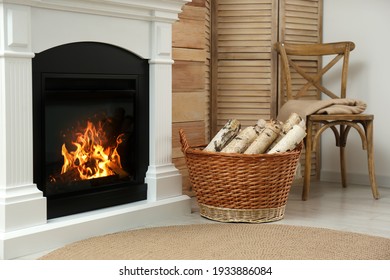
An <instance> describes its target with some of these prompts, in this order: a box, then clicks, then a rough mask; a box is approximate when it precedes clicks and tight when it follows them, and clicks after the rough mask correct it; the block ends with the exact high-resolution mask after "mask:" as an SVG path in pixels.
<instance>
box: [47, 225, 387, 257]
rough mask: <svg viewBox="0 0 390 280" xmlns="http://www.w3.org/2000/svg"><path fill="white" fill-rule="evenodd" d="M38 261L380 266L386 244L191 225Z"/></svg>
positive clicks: (140, 232) (298, 230)
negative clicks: (363, 263)
mask: <svg viewBox="0 0 390 280" xmlns="http://www.w3.org/2000/svg"><path fill="white" fill-rule="evenodd" d="M40 259H42V260H145V259H149V260H208V259H209V260H260V259H263V260H293V259H295V260H326V259H333V260H380V259H386V260H389V259H390V239H387V238H382V237H375V236H369V235H364V234H358V233H351V232H342V231H336V230H330V229H320V228H311V227H301V226H289V225H278V224H219V223H216V224H196V225H183V226H167V227H156V228H146V229H137V230H130V231H126V232H120V233H114V234H108V235H104V236H98V237H92V238H89V239H86V240H82V241H79V242H75V243H73V244H70V245H67V246H65V247H63V248H60V249H57V250H55V251H53V252H51V253H49V254H47V255H45V256H43V257H41V258H40Z"/></svg>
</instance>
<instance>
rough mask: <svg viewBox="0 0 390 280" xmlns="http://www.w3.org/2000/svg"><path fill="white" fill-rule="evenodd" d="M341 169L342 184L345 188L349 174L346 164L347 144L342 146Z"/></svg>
mask: <svg viewBox="0 0 390 280" xmlns="http://www.w3.org/2000/svg"><path fill="white" fill-rule="evenodd" d="M340 171H341V185H342V186H343V188H346V187H347V175H346V173H347V172H346V164H345V146H340Z"/></svg>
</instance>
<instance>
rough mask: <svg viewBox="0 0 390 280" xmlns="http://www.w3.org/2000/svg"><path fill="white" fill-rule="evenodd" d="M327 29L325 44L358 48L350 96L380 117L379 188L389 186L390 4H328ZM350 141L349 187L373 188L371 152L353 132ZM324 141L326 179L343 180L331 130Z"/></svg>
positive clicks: (356, 0)
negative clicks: (349, 44)
mask: <svg viewBox="0 0 390 280" xmlns="http://www.w3.org/2000/svg"><path fill="white" fill-rule="evenodd" d="M323 25H324V29H323V32H324V33H323V35H324V36H323V41H324V42H332V41H343V40H350V41H353V42H355V44H356V48H355V50H354V51H353V52H352V53H351V58H350V72H349V73H350V74H349V80H348V86H347V90H348V93H347V95H348V96H349V97H351V98H358V99H362V100H364V101H366V103H367V110H366V112H367V113H372V114H374V115H375V119H374V149H375V165H376V174H377V181H378V184H379V186H386V187H390V173H389V171H390V146H389V144H388V141H389V139H390V129H389V128H390V87H389V85H390V83H389V82H390V70H389V66H390V47H389V46H390V31H389V29H390V1H389V0H372V1H367V0H342V1H340V0H324V19H323ZM325 82H326V81H325ZM329 83H330V82H328V84H329ZM329 86H330V87H332V85H331V84H330V85H329ZM349 137H350V139H349V140H350V141H349V142H348V144H347V157H348V158H347V172H348V176H349V182H350V183H363V184H368V175H367V160H366V152H365V151H363V150H362V149H361V144H360V143H361V142H360V138H359V137H358V135H357V133H355V132H354V131H352V130H351V132H350V135H349ZM322 141H323V143H322V172H321V179H322V180H331V181H339V180H340V179H339V161H338V154H337V152H338V150H337V148H336V146H335V145H334V137H333V134H332V133H331V131H330V130H329V131H326V132H325V133H324V137H323V140H322Z"/></svg>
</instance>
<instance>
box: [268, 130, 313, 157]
mask: <svg viewBox="0 0 390 280" xmlns="http://www.w3.org/2000/svg"><path fill="white" fill-rule="evenodd" d="M305 136H306V130H305V129H304V128H302V126H300V125H297V124H296V125H294V126H293V127H292V129H291V130H290V131H289V132H287V134H286V135H285V136H284V137H283V138H282V139H281V140H280V141H279V142H278V143H277V144H276V145H275V146H274V147H273V148H272V149H271V150H270V151H269V152H268V154H274V153H283V152H287V151H291V150H293V149H295V147H296V146H298V144H299V143H300V142H301V141H302V140H303V138H305Z"/></svg>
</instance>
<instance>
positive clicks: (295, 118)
mask: <svg viewBox="0 0 390 280" xmlns="http://www.w3.org/2000/svg"><path fill="white" fill-rule="evenodd" d="M301 121H302V118H301V117H300V116H299V115H298V114H297V113H291V115H290V116H289V117H288V119H287V120H286V121H285V123H284V124H283V126H282V132H283V133H284V135H286V134H287V132H289V131H290V130H291V129H292V128H293V126H294V125H296V124H299V123H300V122H301Z"/></svg>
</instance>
